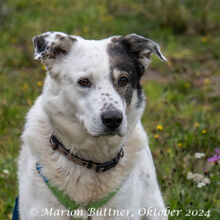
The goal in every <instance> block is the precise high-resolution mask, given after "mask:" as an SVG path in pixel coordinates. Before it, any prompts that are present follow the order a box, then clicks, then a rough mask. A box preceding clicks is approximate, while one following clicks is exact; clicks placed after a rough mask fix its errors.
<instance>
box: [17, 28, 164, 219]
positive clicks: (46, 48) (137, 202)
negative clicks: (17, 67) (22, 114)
mask: <svg viewBox="0 0 220 220" xmlns="http://www.w3.org/2000/svg"><path fill="white" fill-rule="evenodd" d="M33 43H34V47H35V59H41V61H42V62H43V63H44V64H45V66H46V68H47V77H46V80H45V83H44V87H43V93H42V95H40V96H39V97H38V99H37V100H36V102H35V104H34V106H33V107H32V108H31V110H30V112H29V113H28V115H27V118H26V124H25V129H24V132H23V135H22V142H23V146H22V149H21V152H20V157H19V168H18V179H19V213H20V219H21V220H28V219H30V220H32V219H37V220H38V219H62V220H64V219H65V220H67V219H68V220H69V219H72V216H70V215H75V217H76V215H77V216H78V218H79V215H78V214H79V213H80V214H81V215H80V218H87V217H88V212H87V210H86V209H87V207H92V206H91V204H95V206H97V204H98V206H97V207H96V208H99V209H98V210H96V209H92V210H90V211H89V213H90V214H89V218H90V219H93V220H94V219H135V220H138V219H167V217H166V216H160V215H157V213H158V212H159V211H161V210H164V209H165V207H164V202H163V199H162V197H161V193H160V189H159V187H158V183H157V177H156V173H155V167H154V163H153V160H152V156H151V152H150V150H149V147H148V139H147V135H146V133H145V131H144V128H143V126H142V124H141V115H142V113H143V111H144V107H145V98H144V95H143V92H142V89H141V86H140V79H141V77H142V75H143V74H144V73H145V71H146V69H147V67H148V65H149V64H150V55H151V54H152V53H153V54H155V55H156V56H157V57H158V58H159V59H161V60H162V61H166V58H165V57H164V56H163V55H162V54H161V52H160V49H159V46H158V44H157V43H155V42H154V41H152V40H150V39H147V38H144V37H142V36H139V35H136V34H129V35H126V36H124V37H123V36H113V37H110V38H107V39H103V40H86V39H83V38H81V37H78V36H72V35H67V34H64V33H60V32H47V33H43V34H41V35H39V36H36V37H34V38H33ZM123 155H124V157H123ZM36 164H37V167H36ZM48 181H49V183H50V186H51V185H52V188H53V189H54V188H55V191H53V190H51V187H49V185H48ZM112 192H114V193H112ZM60 197H61V198H60ZM67 197H68V199H66V198H67ZM103 198H104V199H103ZM65 200H68V201H72V202H70V203H69V204H76V206H75V208H74V209H75V210H71V208H70V207H66V205H65V204H66V203H65ZM62 201H63V202H62ZM94 210H96V212H95V211H94ZM101 210H102V211H103V212H102V213H98V211H100V212H101ZM152 210H154V212H152ZM69 211H72V213H73V211H74V213H73V214H72V213H70V212H69ZM82 213H83V214H82ZM94 213H95V214H94ZM160 213H161V212H160ZM98 215H99V216H98Z"/></svg>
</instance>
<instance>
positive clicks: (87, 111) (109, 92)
mask: <svg viewBox="0 0 220 220" xmlns="http://www.w3.org/2000/svg"><path fill="white" fill-rule="evenodd" d="M33 42H34V46H35V59H38V58H40V59H41V60H42V62H43V63H44V64H45V65H46V67H47V69H48V72H49V76H48V77H49V79H48V80H47V82H46V85H45V88H44V90H45V92H46V93H47V97H48V98H46V104H45V105H47V106H49V107H47V109H49V110H48V111H51V113H52V114H57V115H62V116H64V117H65V118H66V119H68V120H70V121H73V122H77V123H79V124H80V125H81V126H82V127H84V128H85V129H86V131H87V133H88V134H89V135H91V136H103V135H111V136H112V135H118V136H124V135H125V134H126V132H127V128H128V127H129V126H128V125H130V124H132V123H134V116H135V118H139V113H138V112H142V110H143V107H144V99H143V95H142V91H141V86H140V78H141V76H142V75H143V74H144V72H145V71H146V68H147V67H148V65H149V63H150V55H151V53H154V54H156V55H157V56H158V57H159V58H160V59H161V60H162V61H166V59H165V57H164V56H163V55H162V54H161V52H160V49H159V46H158V44H157V43H155V42H154V41H152V40H149V39H146V38H143V37H141V36H138V35H136V34H130V35H127V36H125V37H121V36H114V37H110V38H108V39H104V40H85V39H83V38H81V37H76V36H71V35H66V34H64V33H60V32H47V33H44V34H42V35H39V36H36V37H34V38H33ZM137 113H138V114H137ZM135 114H136V115H135ZM132 115H133V117H132Z"/></svg>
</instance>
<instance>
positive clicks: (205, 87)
mask: <svg viewBox="0 0 220 220" xmlns="http://www.w3.org/2000/svg"><path fill="white" fill-rule="evenodd" d="M219 12H220V1H218V0H209V1H206V0H200V1H192V0H148V1H147V0H136V1H132V0H118V1H110V0H78V1H76V0H75V1H68V0H62V1H61V0H60V1H59V0H50V1H43V0H29V1H25V0H8V1H0V219H3V220H5V219H6V220H7V219H10V218H11V213H12V208H13V202H14V199H15V196H16V195H17V191H18V190H17V179H16V170H17V164H16V161H17V156H18V152H19V149H20V146H21V143H20V135H21V133H22V129H23V126H24V119H25V115H26V113H27V111H28V109H29V108H30V106H31V105H32V104H33V102H34V100H35V99H36V97H37V96H38V95H39V94H40V93H41V89H42V82H43V80H44V77H45V70H44V68H43V66H42V65H41V64H40V63H39V62H36V61H33V46H32V42H31V39H32V37H33V36H34V35H38V34H40V33H42V32H45V31H63V32H66V33H69V34H75V35H81V36H83V37H85V38H91V39H92V38H96V39H100V38H105V37H108V36H111V35H125V34H128V33H133V32H135V33H137V34H140V35H143V36H146V37H149V38H151V39H154V40H155V41H157V42H159V44H160V45H161V50H162V51H163V53H164V54H165V56H166V57H167V58H168V60H169V62H168V63H167V64H164V63H161V62H160V61H159V60H157V59H156V58H155V57H153V61H152V65H151V67H150V68H149V71H148V74H146V76H144V78H143V81H142V85H143V89H144V91H145V93H146V95H147V106H146V111H145V113H144V116H143V124H144V127H145V129H146V131H147V132H148V134H149V140H150V148H151V150H152V153H153V156H154V161H155V165H156V168H157V174H158V179H159V182H160V186H161V190H162V192H163V196H164V199H165V202H166V205H167V206H170V208H171V209H182V210H183V212H184V213H185V211H186V210H187V209H191V210H193V209H197V210H200V209H202V210H204V211H208V210H210V211H211V216H210V217H209V219H212V220H217V219H220V168H219V162H215V163H214V162H213V163H210V162H207V158H209V157H211V156H213V155H214V151H215V148H220V70H219V67H220V63H219V59H220V35H219V33H220V25H219V24H220V16H219ZM195 123H197V124H195ZM157 125H161V126H162V127H163V129H162V130H158V129H157ZM195 125H196V126H195ZM196 152H203V153H205V157H203V158H202V159H196V158H195V156H194V154H195V153H196ZM190 171H191V172H193V173H200V174H202V175H204V176H205V177H208V178H210V181H211V182H210V184H209V185H207V186H205V187H203V188H198V187H197V186H196V184H195V183H193V182H192V181H191V180H187V178H186V176H187V173H188V172H190ZM171 219H206V217H199V216H196V217H186V216H184V214H182V215H181V216H180V217H171Z"/></svg>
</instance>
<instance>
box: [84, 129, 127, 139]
mask: <svg viewBox="0 0 220 220" xmlns="http://www.w3.org/2000/svg"><path fill="white" fill-rule="evenodd" d="M87 132H88V131H87ZM88 133H89V134H90V135H91V136H93V137H104V136H106V137H113V136H119V137H123V136H124V135H125V134H124V133H122V132H121V129H116V130H107V129H106V130H104V131H103V132H97V133H96V132H94V133H93V132H92V133H91V132H88Z"/></svg>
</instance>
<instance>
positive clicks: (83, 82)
mask: <svg viewBox="0 0 220 220" xmlns="http://www.w3.org/2000/svg"><path fill="white" fill-rule="evenodd" d="M78 84H79V85H80V86H82V87H90V86H91V82H90V81H89V80H88V79H87V78H82V79H80V80H79V81H78Z"/></svg>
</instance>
